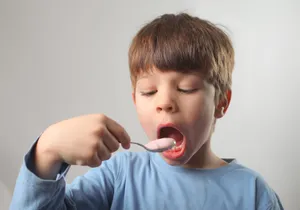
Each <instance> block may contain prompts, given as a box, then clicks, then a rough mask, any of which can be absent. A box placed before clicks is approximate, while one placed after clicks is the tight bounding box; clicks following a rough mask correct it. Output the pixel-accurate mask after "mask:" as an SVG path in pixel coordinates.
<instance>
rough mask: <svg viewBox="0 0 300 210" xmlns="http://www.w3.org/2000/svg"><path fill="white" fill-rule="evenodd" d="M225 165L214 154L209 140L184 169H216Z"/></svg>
mask: <svg viewBox="0 0 300 210" xmlns="http://www.w3.org/2000/svg"><path fill="white" fill-rule="evenodd" d="M224 165H227V163H226V162H225V161H224V160H222V159H221V158H219V157H217V156H216V155H215V154H214V153H213V152H212V150H211V144H210V139H209V140H208V141H207V142H206V143H205V144H203V145H202V147H201V148H200V149H199V150H198V151H197V152H196V153H195V154H194V155H193V157H192V158H191V159H190V160H189V161H188V162H187V163H186V164H185V165H184V166H183V167H185V168H203V169H214V168H219V167H221V166H224Z"/></svg>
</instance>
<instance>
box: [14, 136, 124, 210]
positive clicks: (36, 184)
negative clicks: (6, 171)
mask: <svg viewBox="0 0 300 210" xmlns="http://www.w3.org/2000/svg"><path fill="white" fill-rule="evenodd" d="M36 143H37V141H36V142H34V144H33V145H32V146H31V148H30V150H29V152H28V153H27V154H26V155H25V157H24V161H23V164H22V166H21V169H20V171H19V175H18V177H17V180H16V184H15V189H14V192H13V197H12V201H11V205H10V209H11V210H17V209H22V210H29V209H30V210H31V209H58V210H59V209H62V210H64V209H76V210H80V209H109V208H110V205H111V202H112V197H113V192H114V186H115V185H116V184H117V182H118V175H119V161H120V157H118V155H114V156H112V158H110V159H109V160H107V161H104V162H102V164H101V166H99V167H96V168H92V169H90V170H89V171H88V172H87V173H85V174H84V175H82V176H79V177H77V178H76V179H74V181H73V182H72V183H71V184H66V181H65V176H66V174H67V172H68V170H69V168H70V166H69V165H68V164H63V165H62V167H61V169H60V172H59V174H57V177H56V179H55V180H45V179H41V178H40V177H38V176H37V175H36V174H35V172H34V165H33V164H34V163H33V154H34V150H35V147H36Z"/></svg>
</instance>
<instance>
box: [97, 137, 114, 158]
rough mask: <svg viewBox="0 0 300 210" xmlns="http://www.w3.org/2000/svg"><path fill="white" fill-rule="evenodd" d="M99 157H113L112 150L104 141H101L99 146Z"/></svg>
mask: <svg viewBox="0 0 300 210" xmlns="http://www.w3.org/2000/svg"><path fill="white" fill-rule="evenodd" d="M97 154H98V157H99V159H100V160H102V161H104V160H108V159H109V158H110V157H111V153H110V151H109V150H108V149H107V147H106V146H105V145H104V143H103V142H102V141H100V142H99V147H98V152H97Z"/></svg>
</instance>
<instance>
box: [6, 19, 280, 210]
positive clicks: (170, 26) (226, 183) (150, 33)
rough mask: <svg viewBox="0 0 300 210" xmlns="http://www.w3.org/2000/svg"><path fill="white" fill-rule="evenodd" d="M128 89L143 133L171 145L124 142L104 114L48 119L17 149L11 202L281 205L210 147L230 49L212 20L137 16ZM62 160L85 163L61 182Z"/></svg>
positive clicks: (225, 98) (254, 177)
mask: <svg viewBox="0 0 300 210" xmlns="http://www.w3.org/2000/svg"><path fill="white" fill-rule="evenodd" d="M129 67H130V73H131V82H132V86H133V94H132V98H133V101H134V104H135V107H136V110H137V114H138V118H139V121H140V123H141V125H142V127H143V129H144V130H145V132H146V134H147V136H148V138H149V140H150V141H151V140H154V139H157V138H162V137H172V138H174V140H175V141H176V145H177V146H176V148H175V149H171V150H168V151H166V152H163V153H161V154H158V153H149V152H138V153H133V152H129V151H124V152H119V153H117V154H116V155H114V156H111V154H112V153H113V152H115V151H117V150H118V148H119V145H120V144H121V145H122V147H123V148H125V149H129V148H130V137H129V136H128V134H127V133H126V131H125V130H124V128H123V127H122V126H121V125H119V124H118V123H117V122H115V121H114V120H112V119H110V118H109V117H108V116H105V115H103V114H93V115H86V116H79V117H76V118H72V119H68V120H64V121H62V122H59V123H56V124H54V125H51V126H49V128H47V129H46V130H45V131H44V132H43V134H42V135H41V136H40V138H39V139H38V141H36V142H35V143H34V144H33V146H32V148H31V149H30V151H29V153H28V154H27V155H26V156H25V160H24V164H23V165H22V168H21V171H20V174H19V177H18V179H17V182H16V187H15V191H14V195H13V199H12V203H11V209H14V210H15V209H22V210H26V209H78V210H79V209H84V210H86V209H116V210H121V209H143V210H144V209H145V210H146V209H147V210H148V209H172V210H173V209H207V210H217V209H221V210H226V209H228V210H235V209H236V210H242V209H248V210H255V209H258V210H277V209H278V210H279V209H283V207H282V205H281V203H280V200H279V198H278V197H277V195H276V193H275V192H273V190H272V189H271V188H270V187H269V186H268V185H267V183H265V181H264V180H263V179H262V178H261V177H260V176H259V175H258V174H257V173H255V172H253V171H252V170H250V169H248V168H246V167H244V166H242V165H239V164H238V163H237V162H236V161H235V160H226V159H221V158H219V157H218V156H217V155H215V154H214V153H213V152H212V150H211V148H210V140H211V135H212V133H213V130H214V127H215V124H216V120H217V119H219V118H221V117H223V116H224V114H225V113H226V110H227V108H228V106H229V104H230V99H231V75H232V71H233V68H234V50H233V48H232V45H231V41H230V39H229V38H228V37H227V35H226V34H225V33H224V32H223V31H221V30H220V29H219V28H217V27H216V26H214V25H213V24H211V23H209V22H207V21H205V20H201V19H199V18H196V17H192V16H190V15H188V14H184V13H183V14H177V15H172V14H166V15H163V16H161V17H158V18H156V19H155V20H153V21H151V22H150V23H148V24H147V25H145V26H144V27H143V28H142V29H141V30H140V31H139V32H138V33H137V35H136V36H135V37H134V39H133V41H132V44H131V47H130V49H129ZM70 165H87V166H90V167H93V168H92V169H91V170H89V171H88V172H87V173H86V174H85V175H83V176H81V177H78V178H76V179H75V180H74V181H73V183H72V184H70V185H67V186H66V185H65V180H64V176H65V175H66V173H67V171H68V168H69V167H70Z"/></svg>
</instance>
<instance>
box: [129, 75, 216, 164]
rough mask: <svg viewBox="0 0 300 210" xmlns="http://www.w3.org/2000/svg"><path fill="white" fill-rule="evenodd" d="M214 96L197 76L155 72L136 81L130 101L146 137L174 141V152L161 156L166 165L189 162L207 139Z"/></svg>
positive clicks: (211, 119)
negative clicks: (132, 101)
mask: <svg viewBox="0 0 300 210" xmlns="http://www.w3.org/2000/svg"><path fill="white" fill-rule="evenodd" d="M214 96H215V89H214V87H213V86H212V85H211V84H209V83H207V82H206V81H205V80H204V79H203V77H202V76H201V75H200V74H196V73H189V74H182V73H178V72H175V71H169V72H164V73H163V72H160V71H157V70H155V71H154V72H152V73H151V74H144V75H140V77H139V78H138V79H137V83H136V88H135V92H134V93H133V99H134V102H135V105H136V110H137V114H138V118H139V120H140V122H141V125H142V127H143V128H144V130H145V132H146V134H147V136H148V137H149V139H150V140H154V139H157V138H160V137H167V136H168V137H173V138H174V139H175V140H176V142H177V146H178V147H177V148H176V149H175V150H172V151H168V152H164V153H162V157H163V158H164V159H165V161H166V162H168V163H169V164H171V165H179V164H186V163H188V161H189V160H190V159H191V157H192V156H193V155H195V153H197V151H199V149H200V148H201V147H202V145H203V144H205V143H206V142H207V141H208V140H209V138H210V134H211V129H212V126H213V123H214V118H215V116H214V113H215V103H214ZM174 127H176V129H175V128H174Z"/></svg>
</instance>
